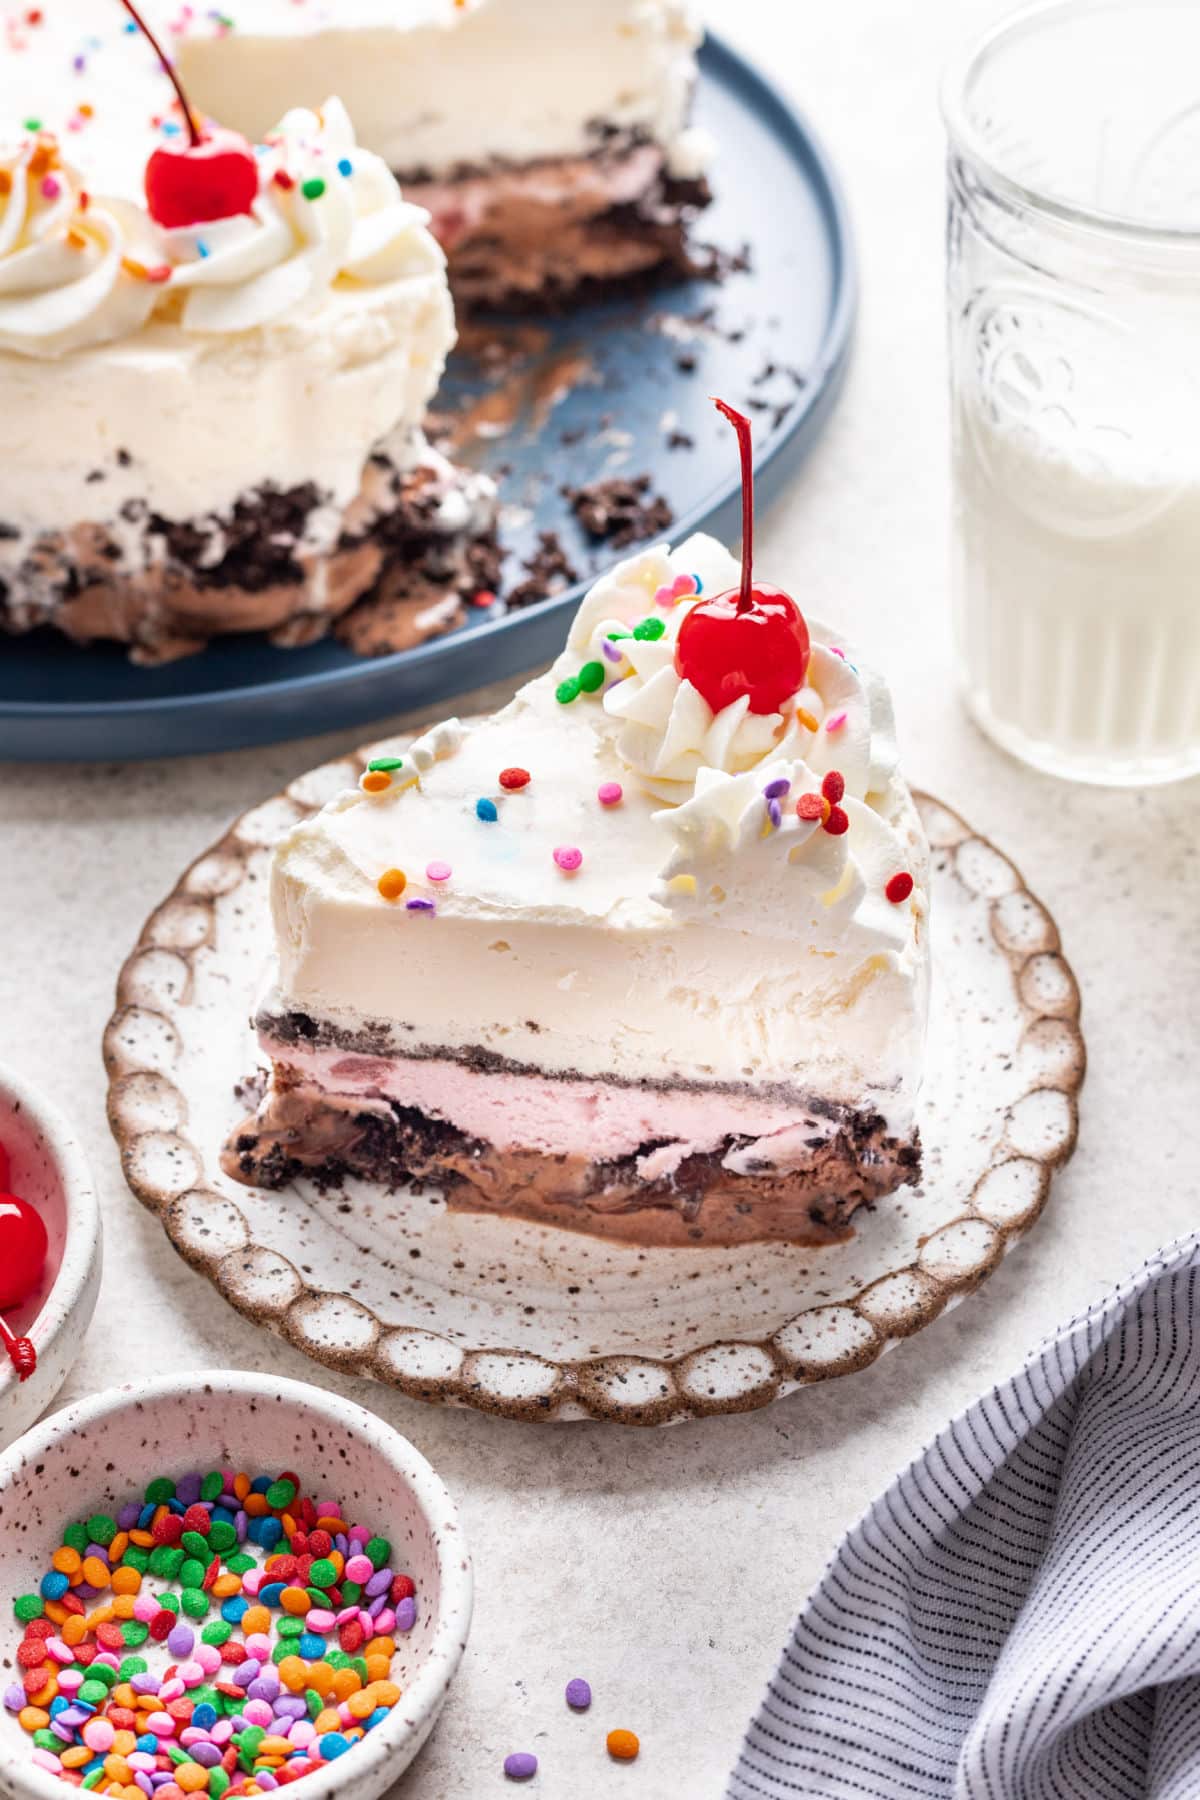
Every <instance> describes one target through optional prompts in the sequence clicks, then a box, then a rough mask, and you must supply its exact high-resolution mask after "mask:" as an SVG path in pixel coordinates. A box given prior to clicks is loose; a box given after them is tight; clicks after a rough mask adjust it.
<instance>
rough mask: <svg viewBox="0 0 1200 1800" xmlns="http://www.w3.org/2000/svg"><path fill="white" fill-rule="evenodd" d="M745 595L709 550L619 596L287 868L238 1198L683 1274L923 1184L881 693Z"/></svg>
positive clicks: (807, 1234)
mask: <svg viewBox="0 0 1200 1800" xmlns="http://www.w3.org/2000/svg"><path fill="white" fill-rule="evenodd" d="M738 583H739V572H738V567H737V564H736V563H735V562H734V561H733V559H732V557H731V556H730V555H729V554H728V552H727V551H726V550H725V549H724V548H723V547H722V546H721V545H720V544H718V543H717V542H715V541H714V540H713V539H711V538H708V537H702V536H696V537H693V538H690V539H689V540H688V541H687V542H686V543H684V544H682V545H680V546H679V547H678V548H677V549H675V550H668V549H667V548H665V547H659V548H655V549H651V550H647V551H645V552H643V553H642V554H640V555H638V556H636V557H634V558H632V559H631V560H630V561H628V562H625V563H622V564H621V565H620V566H619V567H618V568H616V569H614V570H613V571H611V572H610V573H609V574H607V575H606V576H605V577H604V578H603V579H602V580H601V581H599V582H598V583H597V585H596V586H595V587H594V588H593V589H592V591H591V593H590V594H589V595H588V597H587V598H586V600H585V601H584V602H583V604H582V605H581V607H580V609H579V612H578V613H577V615H576V617H575V620H574V623H573V624H572V627H571V631H570V635H569V638H568V641H567V646H566V648H565V650H564V651H563V654H562V655H561V657H560V658H559V659H558V661H557V663H556V664H555V665H554V667H553V669H552V670H551V671H550V672H549V673H548V674H546V675H544V676H541V677H539V678H538V679H537V680H534V681H531V682H530V683H529V684H528V685H527V686H526V687H524V688H522V689H521V690H520V692H519V693H518V694H517V695H516V697H515V698H514V699H513V700H512V702H511V703H510V704H509V705H508V706H507V707H505V708H504V710H503V711H502V712H499V713H497V714H496V715H494V716H493V717H491V718H488V719H485V720H483V721H482V722H480V723H478V724H474V725H463V724H460V723H459V722H458V721H457V720H450V721H448V722H447V723H445V724H442V725H439V726H437V727H436V728H435V729H433V730H432V731H429V732H428V733H426V735H425V736H423V737H422V738H420V739H418V740H417V741H416V742H415V743H414V744H412V746H411V747H410V748H407V749H399V750H398V751H397V753H396V755H395V756H394V757H383V758H381V759H378V760H377V762H376V763H375V764H372V766H371V767H370V768H369V769H368V771H367V772H366V773H365V774H364V776H363V778H362V783H361V786H360V788H359V789H358V790H357V791H353V790H352V791H350V792H348V793H346V794H344V795H343V796H341V797H340V798H338V799H336V800H335V801H333V802H332V803H331V804H330V805H329V806H327V807H326V808H325V809H324V810H323V811H322V812H321V813H320V814H318V815H317V816H316V817H315V818H313V819H312V820H310V821H309V822H307V823H304V824H302V825H300V826H298V827H297V828H296V829H295V830H294V831H293V832H292V833H291V834H290V835H289V836H288V837H287V838H286V839H285V840H284V841H283V843H282V844H281V845H280V846H279V848H278V851H277V853H276V857H275V862H274V872H273V880H272V894H271V905H272V912H273V919H274V931H275V946H276V952H277V966H276V969H275V971H274V974H273V981H272V986H271V988H270V990H269V991H268V992H267V993H266V995H265V996H264V998H263V999H262V1001H261V1004H260V1006H259V1010H258V1013H257V1030H258V1034H259V1040H260V1044H261V1047H262V1050H263V1052H264V1053H265V1056H266V1058H267V1059H268V1060H269V1063H270V1066H271V1072H270V1078H269V1083H268V1086H267V1090H266V1092H265V1095H264V1097H263V1100H262V1103H261V1105H260V1106H259V1109H258V1112H257V1114H256V1116H255V1117H254V1118H253V1119H251V1120H249V1121H247V1122H246V1123H245V1124H244V1125H243V1126H241V1127H240V1128H239V1129H238V1130H237V1131H236V1132H235V1134H234V1136H233V1137H232V1139H231V1140H230V1143H229V1146H228V1148H227V1153H226V1167H227V1169H228V1170H229V1172H231V1173H233V1174H235V1175H236V1176H238V1177H239V1178H240V1179H243V1180H246V1181H251V1182H259V1183H265V1184H269V1185H280V1184H283V1183H286V1182H288V1181H289V1180H291V1179H293V1178H294V1177H295V1176H297V1175H299V1174H301V1173H306V1174H309V1175H312V1176H315V1177H316V1178H317V1179H318V1180H319V1181H320V1182H322V1183H334V1184H336V1183H338V1182H340V1181H341V1180H342V1179H343V1178H344V1177H345V1176H347V1175H350V1174H354V1175H358V1176H365V1177H367V1178H368V1179H370V1180H373V1181H379V1182H383V1183H385V1184H388V1185H402V1184H406V1183H419V1184H433V1185H435V1186H439V1187H441V1188H443V1189H444V1190H445V1192H446V1196H447V1200H448V1202H449V1204H451V1205H453V1206H456V1207H463V1208H469V1209H486V1210H489V1211H498V1212H502V1213H508V1214H512V1215H516V1216H520V1217H523V1218H527V1219H535V1220H541V1221H545V1222H547V1223H551V1224H554V1225H557V1226H567V1227H570V1228H573V1229H577V1230H580V1231H586V1232H591V1233H595V1234H597V1235H601V1236H605V1237H614V1238H622V1239H625V1240H628V1241H633V1242H638V1243H647V1244H651V1243H652V1244H670V1245H687V1244H731V1243H736V1242H742V1241H746V1240H751V1239H760V1238H762V1239H769V1238H781V1239H787V1240H791V1241H799V1242H810V1241H812V1242H822V1241H827V1240H830V1239H833V1238H836V1237H838V1236H840V1235H842V1234H844V1233H845V1231H846V1229H847V1225H848V1221H849V1220H850V1217H851V1215H852V1214H853V1212H854V1211H855V1209H856V1208H857V1207H858V1206H859V1205H860V1204H861V1203H862V1202H864V1201H869V1200H875V1199H878V1198H879V1197H881V1196H882V1195H885V1194H888V1193H889V1192H891V1191H892V1190H893V1189H895V1188H896V1187H898V1186H900V1185H902V1184H903V1183H905V1182H910V1181H913V1180H915V1179H916V1178H917V1176H918V1174H919V1168H920V1150H919V1141H918V1134H917V1131H916V1128H915V1124H914V1102H915V1099H916V1094H917V1088H918V1084H919V1080H920V1074H921V1065H922V1054H923V1040H924V1031H925V1014H926V997H927V977H928V959H929V952H928V922H927V910H926V909H927V901H926V866H927V848H926V845H925V842H924V839H923V835H922V831H921V827H920V824H919V821H918V818H917V814H916V812H915V809H914V806H913V802H912V799H911V797H910V795H909V792H908V790H907V788H906V787H905V785H904V783H903V781H902V780H901V778H900V775H899V773H898V768H897V754H896V746H895V741H894V736H893V729H892V713H891V705H890V701H889V698H888V694H887V691H886V689H885V687H884V685H883V683H882V682H881V681H880V680H879V678H878V677H877V676H875V675H873V674H872V673H871V672H870V671H869V670H868V668H867V667H866V666H865V664H864V663H863V662H862V660H861V659H860V657H859V655H858V653H857V652H856V651H855V650H853V649H852V648H851V647H850V646H849V645H848V644H847V643H846V642H845V641H844V639H843V638H842V636H841V634H840V633H839V632H837V631H834V630H831V629H829V628H827V627H825V626H822V625H819V624H817V623H816V622H815V621H808V622H807V624H806V622H805V621H804V620H803V619H802V618H801V616H800V614H799V611H798V609H797V608H796V607H795V605H794V603H793V602H792V601H791V600H790V599H788V598H787V596H785V595H781V594H778V593H777V592H776V591H775V590H771V589H760V588H757V587H753V588H749V589H743V590H742V592H741V593H739V590H738ZM747 595H748V598H747ZM739 608H740V609H741V610H738V609H739Z"/></svg>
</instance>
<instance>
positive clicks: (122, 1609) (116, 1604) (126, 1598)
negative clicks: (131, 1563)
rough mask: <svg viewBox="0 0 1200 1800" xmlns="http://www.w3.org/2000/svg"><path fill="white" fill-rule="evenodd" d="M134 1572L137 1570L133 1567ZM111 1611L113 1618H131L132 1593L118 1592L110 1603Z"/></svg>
mask: <svg viewBox="0 0 1200 1800" xmlns="http://www.w3.org/2000/svg"><path fill="white" fill-rule="evenodd" d="M136 1573H137V1570H136V1569H135V1570H134V1574H136ZM112 1611H113V1618H114V1619H132V1617H133V1595H132V1594H118V1595H117V1597H116V1599H115V1600H114V1601H113V1603H112Z"/></svg>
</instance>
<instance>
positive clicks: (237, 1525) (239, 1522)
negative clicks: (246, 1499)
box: [233, 1507, 250, 1544]
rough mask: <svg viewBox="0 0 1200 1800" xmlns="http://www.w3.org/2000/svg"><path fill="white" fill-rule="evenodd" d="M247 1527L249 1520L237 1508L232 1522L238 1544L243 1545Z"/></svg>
mask: <svg viewBox="0 0 1200 1800" xmlns="http://www.w3.org/2000/svg"><path fill="white" fill-rule="evenodd" d="M249 1525H250V1521H249V1519H248V1518H247V1517H246V1515H245V1513H244V1512H243V1511H242V1510H241V1508H240V1507H239V1508H238V1510H237V1512H236V1514H235V1515H234V1520H233V1529H234V1530H235V1531H236V1532H237V1539H238V1543H239V1544H244V1543H245V1541H246V1532H247V1530H248V1529H249Z"/></svg>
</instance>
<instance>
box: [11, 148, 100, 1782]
mask: <svg viewBox="0 0 1200 1800" xmlns="http://www.w3.org/2000/svg"><path fill="white" fill-rule="evenodd" d="M21 129H22V130H23V131H40V130H41V129H42V121H41V120H40V119H22V120H21ZM96 1542H97V1543H99V1542H100V1539H99V1538H97V1539H96ZM60 1741H61V1740H60ZM42 1748H43V1750H44V1749H45V1748H46V1746H45V1745H44V1744H43V1745H42ZM51 1748H53V1745H51Z"/></svg>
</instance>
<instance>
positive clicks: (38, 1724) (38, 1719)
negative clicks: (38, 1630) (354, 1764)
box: [17, 1706, 337, 1731]
mask: <svg viewBox="0 0 1200 1800" xmlns="http://www.w3.org/2000/svg"><path fill="white" fill-rule="evenodd" d="M333 1716H334V1718H335V1719H336V1718H337V1714H336V1713H334V1715H333ZM17 1722H18V1724H19V1725H21V1726H22V1728H23V1729H24V1730H25V1731H44V1730H45V1729H46V1726H47V1725H49V1723H50V1714H49V1713H48V1712H45V1711H44V1710H43V1709H42V1707H40V1706H23V1707H22V1708H21V1710H20V1712H19V1713H18V1714H17ZM334 1730H335V1731H336V1730H337V1727H336V1725H335V1726H334Z"/></svg>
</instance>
